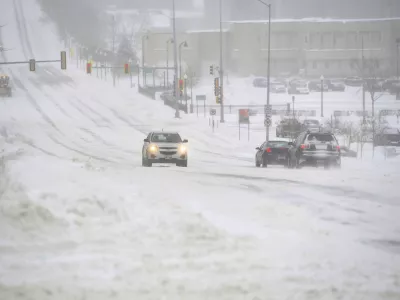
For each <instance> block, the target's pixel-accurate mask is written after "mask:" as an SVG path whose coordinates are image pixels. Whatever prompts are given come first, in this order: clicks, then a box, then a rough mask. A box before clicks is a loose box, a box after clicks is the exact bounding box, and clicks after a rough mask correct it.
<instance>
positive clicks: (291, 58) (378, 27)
mask: <svg viewBox="0 0 400 300" xmlns="http://www.w3.org/2000/svg"><path fill="white" fill-rule="evenodd" d="M170 37H171V34H167V33H151V34H150V38H149V40H148V46H147V48H146V49H145V52H146V57H147V58H148V61H147V62H148V63H149V64H163V63H165V57H166V46H165V43H166V40H167V39H168V38H170ZM397 38H400V19H397V18H392V19H369V20H333V19H301V20H289V19H288V20H285V19H281V20H279V19H275V20H273V21H272V24H271V74H272V75H273V76H281V75H288V74H291V75H298V74H304V75H305V76H308V77H316V76H318V77H319V76H321V75H324V76H335V77H336V76H337V77H343V76H350V75H359V71H360V70H359V69H358V67H359V65H358V63H359V62H360V60H361V58H362V56H363V55H364V58H365V59H366V60H374V61H375V62H376V69H377V73H378V74H377V75H379V76H391V75H394V74H395V73H396V61H397V48H396V47H397V45H396V39H397ZM180 40H186V41H187V42H188V45H189V47H188V48H187V49H183V50H182V60H183V61H184V64H185V65H186V66H190V68H191V70H194V71H195V72H196V73H197V74H201V75H206V73H205V72H207V70H208V69H207V68H208V67H207V66H208V65H209V64H210V63H212V64H218V63H219V32H218V31H215V30H208V31H187V32H185V33H183V34H180V35H179V39H178V41H180ZM223 41H224V42H223V45H224V47H223V48H224V51H223V55H224V65H225V68H226V70H227V71H228V72H230V73H234V74H237V75H239V76H249V75H256V76H265V75H266V70H267V57H268V23H267V22H265V21H236V22H230V26H229V30H226V31H224V33H223ZM160 49H164V50H160ZM171 55H172V47H171V51H170V60H171V61H172V58H173V56H171Z"/></svg>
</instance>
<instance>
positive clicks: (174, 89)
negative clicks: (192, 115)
mask: <svg viewBox="0 0 400 300" xmlns="http://www.w3.org/2000/svg"><path fill="white" fill-rule="evenodd" d="M172 94H173V95H174V98H176V81H175V79H174V88H173V92H172Z"/></svg>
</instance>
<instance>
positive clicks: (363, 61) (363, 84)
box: [361, 36, 366, 125]
mask: <svg viewBox="0 0 400 300" xmlns="http://www.w3.org/2000/svg"><path fill="white" fill-rule="evenodd" d="M364 63H365V59H364V37H363V36H361V68H362V69H361V74H362V75H361V76H362V102H363V103H362V105H363V125H365V123H366V116H365V114H366V112H365V74H364V69H365V64H364Z"/></svg>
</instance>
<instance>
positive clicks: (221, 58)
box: [219, 0, 225, 123]
mask: <svg viewBox="0 0 400 300" xmlns="http://www.w3.org/2000/svg"><path fill="white" fill-rule="evenodd" d="M222 39H223V34H222V0H219V82H220V93H219V97H220V104H221V116H220V123H225V119H224V67H223V51H222V47H223V40H222Z"/></svg>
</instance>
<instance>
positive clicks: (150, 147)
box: [147, 144, 158, 153]
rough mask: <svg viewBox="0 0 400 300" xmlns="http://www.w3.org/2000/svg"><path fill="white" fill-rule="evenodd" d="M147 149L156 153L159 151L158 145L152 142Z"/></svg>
mask: <svg viewBox="0 0 400 300" xmlns="http://www.w3.org/2000/svg"><path fill="white" fill-rule="evenodd" d="M147 150H148V151H149V152H150V153H156V152H157V151H158V146H157V145H154V144H151V145H149V147H147Z"/></svg>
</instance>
